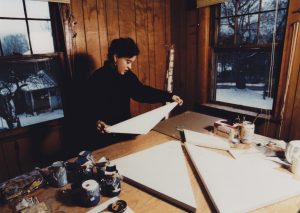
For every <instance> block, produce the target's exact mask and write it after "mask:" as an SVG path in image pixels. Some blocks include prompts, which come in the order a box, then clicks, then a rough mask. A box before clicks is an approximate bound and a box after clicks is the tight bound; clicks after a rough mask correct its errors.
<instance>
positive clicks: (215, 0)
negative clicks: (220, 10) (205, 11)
mask: <svg viewBox="0 0 300 213" xmlns="http://www.w3.org/2000/svg"><path fill="white" fill-rule="evenodd" d="M224 2H226V0H197V8H199V7H207V6H211V5H214V4H220V3H224Z"/></svg>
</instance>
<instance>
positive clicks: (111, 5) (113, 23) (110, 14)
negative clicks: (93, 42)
mask: <svg viewBox="0 0 300 213" xmlns="http://www.w3.org/2000/svg"><path fill="white" fill-rule="evenodd" d="M106 13H107V16H106V19H107V32H108V41H109V42H111V41H112V40H113V39H115V38H119V37H120V33H119V31H120V28H119V16H118V0H108V1H106Z"/></svg>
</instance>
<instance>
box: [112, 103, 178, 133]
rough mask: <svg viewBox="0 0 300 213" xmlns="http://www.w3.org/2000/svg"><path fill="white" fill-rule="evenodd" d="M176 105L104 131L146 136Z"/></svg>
mask: <svg viewBox="0 0 300 213" xmlns="http://www.w3.org/2000/svg"><path fill="white" fill-rule="evenodd" d="M176 105H177V103H176V102H173V103H169V104H167V105H164V106H162V107H159V108H157V109H154V110H151V111H149V112H146V113H144V114H141V115H138V116H136V117H133V118H131V119H128V120H126V121H123V122H120V123H118V124H115V125H113V126H110V127H108V128H106V130H107V131H108V132H110V133H125V134H147V133H148V132H149V131H150V130H151V129H152V128H153V127H154V126H155V125H156V124H157V123H158V122H159V121H161V120H162V119H163V118H164V117H165V116H166V115H168V114H169V113H170V112H171V110H172V109H174V108H175V106H176Z"/></svg>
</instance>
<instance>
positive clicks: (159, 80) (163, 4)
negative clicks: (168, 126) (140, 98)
mask: <svg viewBox="0 0 300 213" xmlns="http://www.w3.org/2000/svg"><path fill="white" fill-rule="evenodd" d="M71 10H72V13H73V16H74V20H75V25H74V31H75V33H76V36H75V37H74V38H73V42H72V47H71V48H73V51H72V52H73V53H72V54H73V55H72V56H71V59H72V62H71V65H72V68H73V69H72V70H73V76H74V78H77V79H81V80H85V79H86V78H87V77H88V76H89V75H90V74H91V73H92V72H94V71H95V70H96V69H97V68H99V67H101V66H102V65H103V63H104V61H105V60H106V56H107V50H108V46H109V44H110V42H111V40H112V39H115V38H119V37H131V38H133V39H134V40H135V41H136V42H137V44H138V46H139V48H140V51H141V53H140V55H139V56H138V58H137V60H136V61H135V62H134V65H133V71H134V72H135V74H136V75H137V76H138V78H139V79H140V81H141V82H142V83H144V84H146V85H150V86H152V87H155V88H159V89H164V84H165V75H166V74H165V73H166V70H167V57H168V48H167V46H168V45H170V44H171V30H170V27H171V26H170V0H72V1H71ZM131 104H132V105H131V109H132V114H133V115H136V114H139V113H142V112H145V111H148V110H150V109H151V108H152V107H153V106H151V105H149V104H140V103H137V102H132V103H131Z"/></svg>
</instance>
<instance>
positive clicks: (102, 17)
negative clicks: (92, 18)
mask: <svg viewBox="0 0 300 213" xmlns="http://www.w3.org/2000/svg"><path fill="white" fill-rule="evenodd" d="M97 15H98V30H99V41H100V54H101V65H102V66H103V64H104V61H105V60H106V59H107V51H108V45H109V44H108V39H107V26H106V6H105V0H97Z"/></svg>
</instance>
